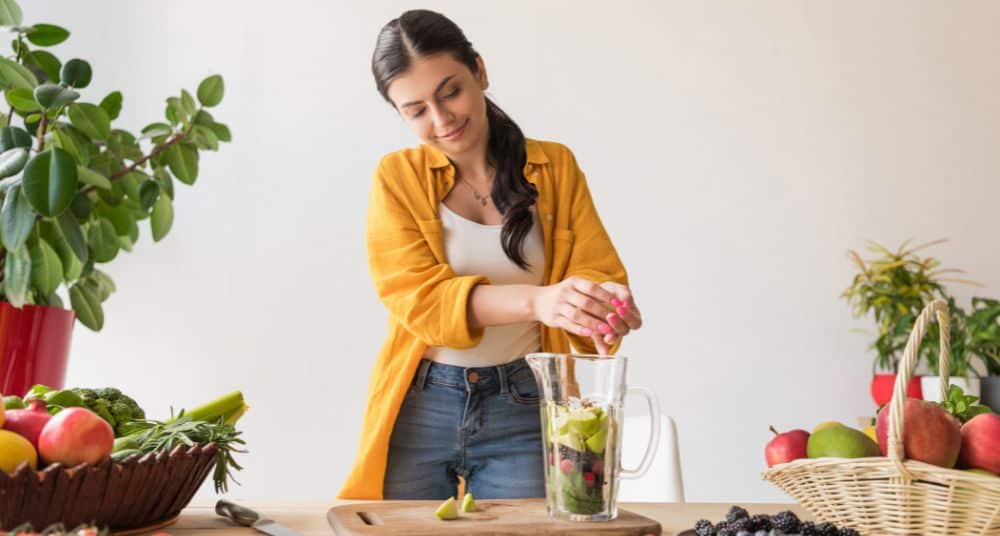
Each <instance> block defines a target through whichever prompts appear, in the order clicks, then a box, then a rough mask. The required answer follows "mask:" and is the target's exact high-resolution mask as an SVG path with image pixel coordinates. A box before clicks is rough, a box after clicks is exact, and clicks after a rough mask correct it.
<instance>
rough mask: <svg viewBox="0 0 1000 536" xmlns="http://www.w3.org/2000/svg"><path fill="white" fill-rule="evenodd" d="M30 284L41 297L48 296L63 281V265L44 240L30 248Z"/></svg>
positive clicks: (39, 240) (54, 251)
mask: <svg viewBox="0 0 1000 536" xmlns="http://www.w3.org/2000/svg"><path fill="white" fill-rule="evenodd" d="M29 251H30V253H31V282H32V283H33V284H34V286H35V288H36V289H38V291H39V292H40V293H41V294H42V296H50V295H51V294H52V293H53V292H55V291H56V289H57V288H59V284H60V283H62V281H63V265H62V261H60V260H59V255H58V254H57V253H56V250H55V249H52V246H50V245H49V243H48V242H46V241H45V240H44V239H41V238H40V239H38V242H37V243H36V244H35V245H34V246H33V247H32V248H30V250H29Z"/></svg>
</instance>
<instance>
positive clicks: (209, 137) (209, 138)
mask: <svg viewBox="0 0 1000 536" xmlns="http://www.w3.org/2000/svg"><path fill="white" fill-rule="evenodd" d="M192 133H193V134H194V142H195V143H196V144H197V145H198V147H199V148H200V149H206V150H209V151H218V150H219V138H218V137H216V135H215V132H213V131H212V129H210V128H208V127H205V126H202V125H195V126H194V129H193V131H192Z"/></svg>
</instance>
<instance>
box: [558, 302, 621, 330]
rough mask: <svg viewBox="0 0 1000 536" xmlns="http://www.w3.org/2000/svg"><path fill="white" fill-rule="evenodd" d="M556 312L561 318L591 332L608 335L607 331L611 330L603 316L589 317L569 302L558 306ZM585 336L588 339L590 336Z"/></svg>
mask: <svg viewBox="0 0 1000 536" xmlns="http://www.w3.org/2000/svg"><path fill="white" fill-rule="evenodd" d="M558 311H559V314H560V315H561V316H563V317H565V318H567V319H569V320H570V321H571V322H572V323H574V324H576V325H578V326H582V327H586V328H588V329H590V330H591V331H593V332H596V333H608V331H607V330H609V329H611V326H609V325H608V324H607V322H606V321H605V319H604V318H603V316H593V315H590V314H588V313H586V312H585V311H583V310H582V309H580V308H578V307H576V306H575V305H573V304H571V303H569V302H567V303H563V304H562V305H560V306H559V309H558ZM574 333H577V332H574ZM586 336H588V337H589V336H590V335H589V334H587V335H586Z"/></svg>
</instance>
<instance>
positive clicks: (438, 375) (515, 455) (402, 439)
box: [383, 359, 545, 499]
mask: <svg viewBox="0 0 1000 536" xmlns="http://www.w3.org/2000/svg"><path fill="white" fill-rule="evenodd" d="M542 457H543V454H542V436H541V424H540V417H539V411H538V386H537V384H536V383H535V377H534V375H533V374H532V373H531V369H530V368H529V367H528V364H527V363H526V362H525V361H524V359H518V360H517V361H513V362H511V363H507V364H505V365H501V366H498V367H470V368H466V367H457V366H453V365H445V364H441V363H437V362H432V361H428V360H426V359H425V360H422V361H421V362H420V366H419V367H418V368H417V373H416V374H415V376H414V379H413V384H412V386H411V387H410V390H409V392H408V393H407V395H406V398H405V400H404V401H403V406H402V408H401V409H400V412H399V417H397V419H396V425H395V427H394V428H393V431H392V438H391V440H390V442H389V459H388V465H387V468H386V475H385V482H384V490H383V497H384V498H385V499H446V498H448V497H450V496H453V495H455V494H456V492H457V488H458V476H459V475H461V476H462V477H463V478H464V479H465V483H466V490H467V491H471V492H472V494H473V495H474V496H475V497H476V498H477V499H479V498H482V499H510V498H527V497H544V496H545V475H544V467H545V466H544V463H543V459H542Z"/></svg>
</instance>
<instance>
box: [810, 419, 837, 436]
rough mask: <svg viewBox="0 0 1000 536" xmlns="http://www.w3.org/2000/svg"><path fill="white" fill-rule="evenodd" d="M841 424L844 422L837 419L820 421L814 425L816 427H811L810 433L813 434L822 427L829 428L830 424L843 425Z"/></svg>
mask: <svg viewBox="0 0 1000 536" xmlns="http://www.w3.org/2000/svg"><path fill="white" fill-rule="evenodd" d="M843 425H844V423H842V422H838V421H826V422H821V423H819V424H817V425H816V428H813V432H812V433H814V434H815V433H816V432H819V431H820V430H822V429H824V428H829V427H831V426H843Z"/></svg>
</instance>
